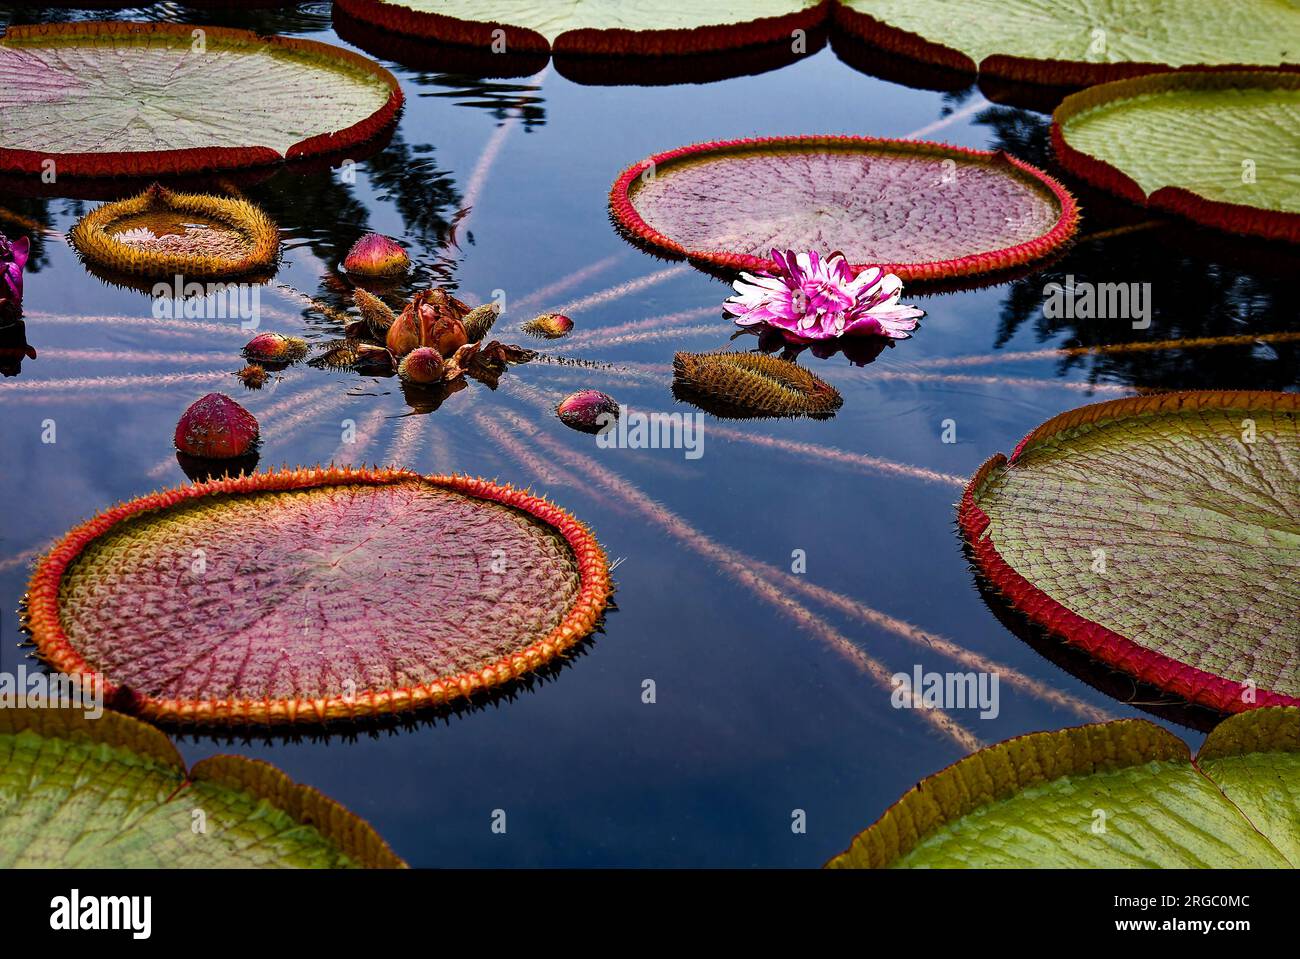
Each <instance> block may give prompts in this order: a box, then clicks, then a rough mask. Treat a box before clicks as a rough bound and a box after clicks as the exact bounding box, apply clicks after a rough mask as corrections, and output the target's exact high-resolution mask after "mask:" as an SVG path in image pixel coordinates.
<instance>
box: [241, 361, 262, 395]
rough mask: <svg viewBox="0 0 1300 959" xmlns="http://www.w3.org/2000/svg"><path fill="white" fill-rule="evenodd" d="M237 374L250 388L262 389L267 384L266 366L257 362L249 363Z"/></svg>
mask: <svg viewBox="0 0 1300 959" xmlns="http://www.w3.org/2000/svg"><path fill="white" fill-rule="evenodd" d="M235 375H236V376H237V377H239V381H240V382H241V383H243V384H244V385H245V386H246V387H248V388H249V389H250V390H260V389H261V388H262V387H263V386H265V385H266V379H267V374H266V368H265V367H263V366H259V365H258V364H257V363H249V364H248V365H247V366H245V367H244V368H243V369H242V370H240V371H239V372H238V373H236V374H235Z"/></svg>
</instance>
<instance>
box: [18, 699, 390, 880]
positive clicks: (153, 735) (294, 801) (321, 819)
mask: <svg viewBox="0 0 1300 959" xmlns="http://www.w3.org/2000/svg"><path fill="white" fill-rule="evenodd" d="M21 732H32V733H35V734H36V735H38V736H41V737H43V738H48V739H65V740H68V741H71V742H80V743H91V744H102V745H106V746H109V747H110V748H116V749H124V750H127V751H129V752H131V753H134V754H136V755H138V756H140V757H142V758H144V759H146V760H147V761H148V762H150V763H152V764H154V765H156V766H160V767H162V768H164V769H166V770H168V771H171V772H175V773H176V774H177V775H179V776H181V777H183V779H184V783H183V785H190V784H192V783H198V782H209V783H213V784H214V785H218V786H224V787H227V788H229V789H233V790H238V791H241V792H244V793H248V794H249V795H251V796H253V797H255V798H257V799H261V800H264V801H266V802H268V803H270V804H271V805H272V806H275V807H276V808H277V809H279V810H280V811H281V812H284V813H286V814H287V815H288V816H289V817H290V818H291V819H293V820H295V821H296V822H298V823H301V824H302V825H305V826H310V827H311V828H313V829H315V830H316V831H317V832H319V833H320V834H321V835H322V836H323V837H324V838H325V839H327V840H328V841H330V842H331V843H333V844H334V845H335V846H337V847H338V848H339V849H340V850H342V851H343V852H344V853H345V854H346V855H347V856H348V857H349V858H350V859H352V860H354V861H355V862H357V863H358V864H359V865H361V866H364V867H366V868H370V869H405V868H407V865H406V863H405V862H404V861H403V860H402V859H401V858H400V857H398V856H397V855H396V854H395V853H394V852H393V850H392V849H391V848H390V847H389V845H388V843H386V842H384V840H383V838H382V837H381V836H380V835H379V833H377V832H375V829H374V827H373V826H371V825H370V824H369V823H368V822H366V821H365V820H364V819H362V818H361V817H360V816H358V815H357V814H356V813H354V812H352V811H351V810H349V809H348V808H347V807H345V806H343V805H342V804H340V803H338V802H336V801H335V800H333V799H330V798H329V797H328V796H326V795H325V794H324V793H321V792H319V791H318V790H316V789H313V788H312V787H311V786H306V785H303V784H302V783H298V782H295V781H294V780H292V779H290V778H289V777H288V776H287V775H285V773H284V772H282V771H281V770H280V769H278V768H276V767H275V766H272V765H271V764H270V763H267V762H263V761H262V760H260V759H248V758H246V757H244V756H233V755H224V754H223V755H217V756H209V757H208V758H206V759H202V760H200V761H199V762H197V763H195V764H194V766H193V767H192V768H190V769H188V770H187V769H186V768H185V761H184V760H183V759H182V758H181V754H180V752H179V751H178V750H177V748H176V744H175V743H173V742H172V741H171V739H169V738H168V737H167V735H166V734H165V733H163V732H162V730H160V729H157V728H155V727H153V726H150V725H149V724H148V723H144V722H141V721H140V720H138V719H134V718H132V717H130V716H127V715H124V714H122V713H119V712H115V711H113V710H111V709H106V710H104V713H103V715H101V716H100V717H99V718H98V719H90V718H88V717H87V716H86V715H85V712H84V711H83V710H80V709H68V708H41V707H27V706H23V707H18V708H14V709H0V735H13V734H17V733H21Z"/></svg>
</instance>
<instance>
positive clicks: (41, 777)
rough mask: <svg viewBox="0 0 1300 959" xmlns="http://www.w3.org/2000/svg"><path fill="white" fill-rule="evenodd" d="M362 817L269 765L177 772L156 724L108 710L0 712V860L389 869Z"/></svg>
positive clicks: (227, 764) (215, 762)
mask: <svg viewBox="0 0 1300 959" xmlns="http://www.w3.org/2000/svg"><path fill="white" fill-rule="evenodd" d="M402 865H404V864H403V862H402V861H401V860H400V859H398V858H397V856H395V855H393V852H392V850H390V849H389V848H388V846H387V845H386V844H385V843H384V841H383V840H382V839H380V838H379V836H378V835H376V833H375V831H374V830H373V829H372V828H371V827H370V826H369V825H368V824H366V823H365V822H364V821H363V820H361V819H359V818H357V816H355V815H354V814H353V813H351V812H349V811H348V810H346V809H344V808H343V807H342V806H340V805H338V803H335V802H333V801H332V800H330V799H327V798H326V797H324V796H322V795H321V794H320V793H318V792H316V790H314V789H311V788H308V787H306V786H301V785H299V784H297V783H295V782H293V781H292V780H290V779H289V778H288V777H287V776H285V775H284V773H282V772H280V771H279V770H278V769H276V768H275V767H274V766H270V765H267V764H266V763H263V762H257V761H256V760H252V759H244V758H242V757H239V756H213V757H210V758H208V759H205V760H203V761H202V762H200V763H198V764H197V765H195V766H194V768H193V769H191V770H189V771H188V772H187V771H186V769H185V764H184V762H182V761H181V757H180V754H179V753H178V752H177V751H176V747H175V746H173V745H172V743H171V741H170V740H169V739H168V738H167V737H166V736H164V735H163V734H162V733H161V732H159V731H158V730H157V729H154V728H153V727H152V726H147V725H145V724H144V723H142V722H139V721H138V720H135V719H131V718H130V717H128V716H122V715H119V714H117V713H113V712H111V711H110V712H105V713H103V715H101V716H98V717H95V718H91V717H89V716H87V715H86V714H85V713H84V712H81V711H74V710H71V709H46V708H35V707H28V708H19V709H0V867H3V868H6V869H11V868H15V867H23V866H29V867H31V866H34V867H41V868H50V867H60V868H64V867H72V868H104V867H111V868H132V867H136V868H163V867H167V868H186V867H190V868H193V867H200V868H249V867H316V868H331V869H338V868H355V867H367V866H368V867H386V868H393V867H400V866H402Z"/></svg>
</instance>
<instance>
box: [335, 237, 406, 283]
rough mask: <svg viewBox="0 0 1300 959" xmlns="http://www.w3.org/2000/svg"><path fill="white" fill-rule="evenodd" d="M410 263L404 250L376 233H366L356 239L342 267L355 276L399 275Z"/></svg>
mask: <svg viewBox="0 0 1300 959" xmlns="http://www.w3.org/2000/svg"><path fill="white" fill-rule="evenodd" d="M410 265H411V258H410V257H409V256H407V255H406V251H405V250H403V249H402V248H401V246H399V245H398V244H397V243H396V242H395V241H393V240H390V239H389V238H388V237H386V236H380V235H379V234H378V233H367V234H366V235H365V236H363V237H362V238H361V239H359V240H357V242H356V243H353V244H352V249H350V250H348V255H347V256H346V257H344V259H343V269H344V270H346V271H347V272H348V273H352V274H355V275H356V276H377V277H396V276H401V275H402V274H404V273H405V272H406V271H407V269H408V268H409V267H410Z"/></svg>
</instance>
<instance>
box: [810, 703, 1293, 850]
mask: <svg viewBox="0 0 1300 959" xmlns="http://www.w3.org/2000/svg"><path fill="white" fill-rule="evenodd" d="M1297 720H1300V715H1298V714H1297V710H1296V708H1295V707H1287V706H1284V707H1270V708H1266V709H1259V710H1254V711H1252V712H1250V713H1247V714H1244V715H1238V716H1233V717H1230V718H1229V719H1226V720H1224V721H1223V722H1222V723H1220V724H1219V725H1218V726H1216V727H1215V728H1214V729H1213V730H1212V731H1211V732H1210V734H1209V735H1208V736H1207V737H1206V739H1205V742H1204V743H1202V744H1201V748H1200V750H1199V751H1198V752H1197V753H1196V754H1195V755H1194V756H1193V755H1192V752H1191V750H1190V749H1189V748H1188V746H1187V744H1186V743H1185V742H1184V741H1183V740H1182V739H1180V738H1179V737H1178V736H1176V735H1174V734H1173V733H1171V732H1170V731H1169V730H1167V729H1164V728H1163V727H1161V726H1157V725H1156V724H1155V723H1153V722H1151V721H1149V720H1146V719H1117V720H1112V721H1110V722H1106V723H1090V724H1088V725H1084V726H1071V727H1067V728H1065V729H1057V730H1051V731H1044V732H1035V733H1027V734H1025V735H1023V736H1014V737H1012V738H1010V739H1006V740H1003V741H1002V742H1000V743H995V744H994V745H992V746H986V747H985V748H983V749H981V750H978V751H977V752H974V753H971V754H970V755H968V756H964V757H962V758H961V759H959V760H957V761H956V762H955V763H952V764H951V765H949V766H946V767H944V768H943V769H941V770H940V771H938V772H936V773H932V774H931V775H929V776H927V777H925V778H924V779H922V780H921V781H920V782H919V783H917V784H916V785H915V786H913V787H912V788H911V789H909V790H908V791H907V792H906V793H904V794H903V795H902V796H900V797H899V798H898V799H897V800H895V801H894V803H893V804H892V805H890V806H889V808H887V809H886V810H885V811H884V812H883V813H882V814H881V816H880V818H879V819H877V820H876V821H875V822H874V823H872V824H871V825H870V826H868V827H867V828H866V829H864V830H863V831H862V832H860V833H859V834H858V835H857V836H855V837H854V838H853V841H852V842H851V843H850V844H849V846H848V848H847V849H845V850H844V852H842V853H840V854H839V855H838V856H835V857H834V858H833V859H831V860H830V861H829V862H828V863H826V866H827V868H831V869H845V868H861V867H867V868H872V869H879V868H884V867H887V866H889V865H891V864H893V863H894V862H896V861H897V860H899V859H901V858H902V857H903V856H905V855H907V854H908V853H909V852H911V851H912V850H913V849H915V848H916V847H917V846H918V845H919V844H920V843H921V842H922V841H923V840H924V839H925V838H926V837H927V836H929V835H932V834H933V833H934V832H935V831H936V830H938V829H940V828H942V827H944V826H946V825H948V824H949V823H952V822H955V821H956V820H958V819H961V818H962V817H964V816H967V815H969V814H970V813H972V812H974V811H975V810H976V809H979V808H981V807H982V806H985V805H988V804H990V803H995V802H999V801H1001V800H1004V799H1007V798H1009V797H1011V796H1013V795H1016V794H1018V793H1020V792H1023V791H1024V790H1026V789H1028V788H1030V787H1032V786H1036V785H1040V784H1042V783H1047V782H1052V781H1054V780H1057V779H1061V778H1063V777H1065V776H1076V775H1087V774H1093V773H1099V772H1111V771H1114V770H1118V769H1124V768H1128V767H1132V766H1140V765H1145V764H1146V763H1149V762H1178V763H1182V762H1187V763H1189V764H1190V765H1191V766H1192V768H1193V769H1194V770H1195V771H1196V773H1197V774H1198V775H1201V776H1205V778H1206V779H1208V780H1209V781H1210V783H1211V784H1213V785H1214V787H1215V788H1216V789H1219V790H1220V792H1222V790H1221V787H1220V786H1219V784H1218V783H1217V782H1215V780H1214V779H1212V778H1211V777H1209V776H1208V775H1206V774H1205V773H1204V772H1203V771H1202V770H1201V768H1200V765H1199V763H1200V762H1201V761H1202V760H1210V759H1221V758H1223V757H1225V756H1236V755H1245V754H1247V753H1250V752H1277V751H1281V752H1296V751H1300V739H1298V738H1297V735H1296V734H1297ZM1279 727H1285V728H1279ZM1036 747H1044V748H1041V749H1037V755H1038V757H1039V758H1041V757H1044V756H1046V757H1050V758H1051V760H1052V761H1053V765H1052V768H1049V769H1044V768H1043V765H1042V764H1040V763H1039V762H1017V754H1019V753H1021V752H1025V751H1034V750H1035V748H1036ZM1094 757H1095V758H1094ZM990 759H994V760H1003V761H1004V762H1002V763H1001V764H1000V768H1002V769H1006V770H1008V771H1009V772H1010V773H1011V774H1012V777H1013V778H1011V779H1009V780H1007V781H1005V782H1003V783H1001V784H1000V785H999V786H998V787H997V788H995V789H994V790H993V793H992V795H989V796H979V797H977V796H975V795H974V794H973V793H971V792H970V791H969V790H965V789H961V788H960V787H961V785H962V784H963V782H964V781H965V780H964V777H965V773H966V770H967V769H970V768H972V767H978V766H987V765H988V762H989V760H990ZM949 784H952V785H955V786H957V787H959V788H958V792H959V795H960V797H961V798H960V800H959V802H958V803H957V804H956V805H955V806H952V807H951V808H948V809H945V810H943V812H942V814H941V815H939V816H930V815H925V816H924V819H926V820H929V821H928V822H924V823H923V824H922V826H921V828H920V829H919V830H918V829H915V826H914V825H913V823H914V821H915V820H916V819H918V818H922V816H921V814H923V813H925V812H926V810H925V809H924V808H923V807H922V805H921V804H922V802H923V798H928V797H929V796H930V795H934V794H936V793H937V792H941V791H942V790H943V789H944V787H946V786H948V785H949ZM1243 815H1244V814H1243ZM904 820H905V821H906V825H904V822H903V821H904ZM895 821H898V826H899V827H900V828H901V829H903V830H904V831H908V832H912V833H913V835H911V836H910V837H908V838H904V837H902V836H900V835H899V829H896V828H894V827H895V824H896V823H895ZM1265 838H1267V837H1265Z"/></svg>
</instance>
